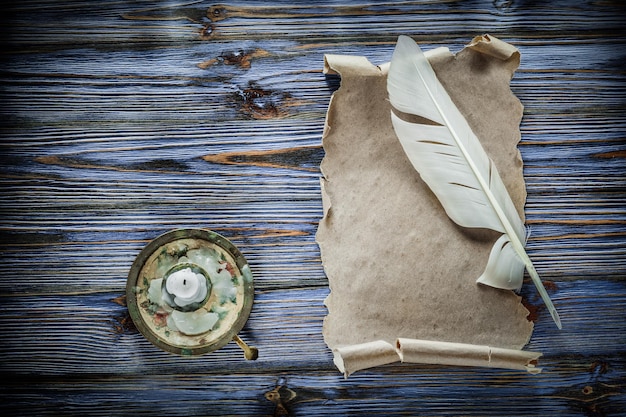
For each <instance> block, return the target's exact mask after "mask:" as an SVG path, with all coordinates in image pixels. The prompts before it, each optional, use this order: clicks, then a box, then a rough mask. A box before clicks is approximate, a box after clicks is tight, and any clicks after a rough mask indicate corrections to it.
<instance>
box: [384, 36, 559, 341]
mask: <svg viewBox="0 0 626 417" xmlns="http://www.w3.org/2000/svg"><path fill="white" fill-rule="evenodd" d="M388 92H389V99H390V101H391V104H392V106H393V107H394V108H395V109H397V110H399V111H402V112H405V113H409V114H413V115H417V116H421V117H425V118H426V119H429V120H432V121H433V122H436V123H438V125H437V126H429V125H421V124H416V123H411V122H407V121H404V120H402V119H401V118H400V117H398V116H397V115H396V114H395V113H394V112H393V111H392V114H391V118H392V122H393V126H394V129H395V131H396V135H397V136H398V139H399V140H400V142H401V143H402V146H403V148H404V150H405V152H406V154H407V156H408V157H409V159H410V160H411V162H412V164H413V165H414V167H415V168H416V170H417V171H418V172H419V173H420V175H421V176H422V179H423V180H424V181H425V182H426V183H427V184H428V186H429V187H430V188H431V190H432V191H433V192H434V193H435V195H436V196H437V198H438V199H439V201H440V202H441V204H442V206H443V207H444V209H445V210H446V213H447V214H448V216H449V217H450V218H451V219H452V220H453V221H455V222H456V223H457V224H459V225H461V226H465V227H484V228H488V229H492V230H496V231H499V232H501V233H503V234H505V235H506V236H507V242H505V243H504V244H502V242H500V243H498V242H496V244H497V245H498V244H499V246H498V248H497V249H498V250H496V251H495V252H494V253H495V255H494V256H493V257H492V256H490V261H489V262H494V263H495V262H497V261H498V256H503V257H504V256H505V255H504V254H503V252H504V251H503V250H502V248H503V247H504V246H505V245H507V244H509V243H510V245H511V246H512V249H513V251H514V255H507V257H506V258H503V259H507V260H510V261H511V262H521V263H523V265H524V267H525V269H526V270H527V271H528V273H529V275H530V277H531V279H532V281H533V283H534V285H535V286H536V287H537V290H538V292H539V295H540V296H541V298H542V300H543V301H544V303H545V304H546V307H547V308H548V310H549V311H550V315H551V316H552V319H553V320H554V322H555V323H556V325H557V327H558V328H559V329H560V328H561V321H560V318H559V315H558V313H557V311H556V308H555V307H554V305H553V303H552V301H551V300H550V297H549V295H548V293H547V291H546V290H545V287H544V286H543V283H542V282H541V279H540V277H539V274H538V273H537V271H536V269H535V267H534V265H533V263H532V261H531V259H530V257H529V256H528V254H527V253H526V250H525V247H524V246H525V235H524V224H523V221H522V219H521V218H520V216H519V214H518V213H517V211H516V210H515V206H514V204H513V202H512V200H511V197H510V195H509V194H508V192H507V191H506V187H505V186H504V184H503V183H502V179H501V178H500V176H499V174H498V172H497V169H496V167H495V165H494V164H493V162H492V161H491V160H490V159H489V157H488V156H487V154H486V153H485V151H484V149H483V148H482V145H481V144H480V141H479V140H478V138H477V137H476V135H475V134H474V133H473V132H472V130H471V128H470V126H469V125H468V124H467V121H466V120H465V118H464V117H463V116H462V115H461V113H460V111H459V110H458V109H457V108H456V106H455V105H454V103H453V102H452V100H451V99H450V97H449V96H448V94H447V92H446V91H445V89H444V87H443V86H442V85H441V83H440V82H439V80H438V79H437V76H436V74H435V72H434V71H433V69H432V67H431V66H430V63H428V60H427V59H426V57H425V56H424V55H423V53H422V52H421V49H420V48H419V46H418V45H417V44H416V43H415V42H414V41H413V40H412V39H411V38H409V37H407V36H400V37H399V38H398V44H397V46H396V50H395V51H394V54H393V57H392V60H391V66H390V69H389V74H388ZM416 127H418V128H421V129H422V130H419V129H418V128H416ZM420 135H422V136H420ZM459 204H461V205H462V204H465V206H461V207H459ZM468 207H469V208H468ZM494 248H495V246H494ZM494 250H495V249H494ZM507 253H509V252H507ZM511 256H517V259H515V258H511V259H510V258H509V257H511ZM492 258H493V259H492ZM520 267H521V265H520ZM487 270H489V271H491V272H490V274H492V275H493V274H496V275H497V274H498V273H499V271H500V270H499V269H498V268H490V265H489V264H488V267H487V269H486V273H487ZM516 271H518V269H517V268H513V267H511V268H509V272H508V275H507V276H508V279H509V281H511V279H513V278H514V279H515V281H516V282H517V281H519V286H521V279H522V276H521V275H519V274H517V272H516ZM519 271H520V273H521V274H523V269H521V270H519ZM486 273H485V274H483V276H485V275H486ZM513 275H519V276H515V277H513ZM483 276H481V278H479V282H483V283H486V284H488V285H492V286H493V284H492V283H491V279H492V278H493V277H490V278H489V279H488V278H485V279H483ZM498 279H500V280H502V277H498ZM496 286H497V285H496ZM498 287H500V288H504V287H501V286H498Z"/></svg>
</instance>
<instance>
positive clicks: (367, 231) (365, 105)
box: [317, 35, 540, 376]
mask: <svg viewBox="0 0 626 417" xmlns="http://www.w3.org/2000/svg"><path fill="white" fill-rule="evenodd" d="M426 55H427V57H428V58H429V61H430V62H431V64H432V66H433V68H434V70H435V72H436V73H437V76H438V78H439V79H440V81H441V82H442V84H443V85H444V87H445V88H446V90H447V91H448V93H449V95H450V96H451V98H452V100H453V101H454V102H455V104H456V105H457V107H459V109H460V110H461V112H462V113H463V114H464V115H465V117H466V119H467V120H468V122H469V124H470V126H471V127H472V129H473V130H474V132H475V133H476V134H477V136H478V137H479V138H480V139H481V143H482V144H483V147H484V148H485V150H486V151H487V153H488V154H489V156H490V157H491V158H492V159H493V160H494V162H495V163H496V165H497V167H498V171H499V172H500V174H501V176H502V178H503V180H504V183H505V184H506V186H507V188H508V190H509V193H510V194H511V196H512V198H513V201H514V202H515V203H516V206H517V208H518V211H519V212H520V214H521V215H522V216H523V206H524V203H525V199H526V191H525V184H524V179H523V175H522V160H521V157H520V155H519V152H518V150H517V143H518V142H519V139H520V132H519V123H520V121H521V117H522V111H523V107H522V105H521V103H520V102H519V100H518V99H517V98H516V97H515V96H514V95H513V93H512V92H511V91H510V87H509V82H510V80H511V78H512V76H513V73H514V72H515V70H516V69H517V67H518V65H519V60H520V56H519V53H518V51H517V50H516V49H515V48H514V47H512V46H511V45H509V44H507V43H505V42H502V41H499V40H497V39H496V38H493V37H489V36H488V35H485V36H482V37H478V38H476V39H474V40H473V41H472V43H471V44H470V45H468V47H466V48H464V49H463V50H462V51H460V52H459V53H458V54H457V55H456V56H455V55H453V54H451V53H450V52H449V51H448V50H447V48H438V49H436V50H433V51H429V52H427V53H426ZM386 68H388V66H387V65H382V66H381V67H376V66H374V65H372V64H371V63H369V61H368V60H367V59H366V58H364V57H354V56H340V55H327V56H326V57H325V72H326V73H338V74H340V75H341V87H340V88H339V89H338V90H337V91H336V92H335V94H334V95H333V97H332V99H331V103H330V105H329V108H328V112H327V119H326V128H325V131H324V137H323V146H324V150H325V157H324V159H323V161H322V164H321V168H322V173H323V178H322V194H323V204H324V217H323V218H322V220H321V221H320V224H319V228H318V231H317V241H318V244H319V246H320V249H321V254H322V263H323V265H324V268H325V271H326V275H327V276H328V279H329V283H330V290H331V293H330V295H329V296H328V298H327V299H326V306H327V307H328V315H327V317H326V318H325V322H324V339H325V341H326V344H327V345H328V346H329V347H330V348H331V349H332V350H333V352H334V354H335V363H336V364H337V366H338V368H339V369H340V370H341V371H342V372H344V373H345V374H346V376H347V375H349V374H350V373H352V372H354V371H356V370H359V369H365V368H369V367H373V366H377V365H382V364H385V363H391V362H396V361H400V360H404V361H410V362H414V361H417V362H420V363H439V364H452V365H474V366H475V365H479V366H497V367H506V368H513V369H528V370H529V371H531V372H538V368H535V367H534V363H535V362H536V359H537V358H538V357H539V356H540V354H539V353H528V352H522V351H520V350H519V349H521V348H522V347H523V346H524V345H525V344H526V343H527V342H528V340H529V338H530V335H531V334H532V329H533V324H532V322H530V321H528V320H527V318H526V317H527V315H528V310H526V308H524V307H523V306H522V304H521V302H520V301H521V299H520V297H518V296H517V295H515V294H514V293H513V292H511V291H506V290H499V289H494V288H491V287H487V286H483V285H479V284H476V282H475V281H476V279H477V278H478V277H479V276H480V274H481V273H482V272H483V270H484V268H485V265H486V262H487V258H488V256H489V252H490V249H491V246H492V245H493V243H494V242H495V240H496V239H497V238H498V237H499V236H498V234H496V233H493V232H491V231H485V230H471V229H464V228H460V227H459V226H457V225H456V224H454V223H453V222H452V221H451V220H450V219H449V218H448V217H447V216H446V214H445V212H444V210H443V208H442V207H441V206H440V204H439V202H438V201H437V199H436V197H435V196H434V195H433V194H432V192H431V191H430V190H429V189H428V187H427V186H426V184H425V183H423V182H422V180H421V179H420V177H419V174H418V173H417V172H416V171H415V170H414V169H413V167H412V166H411V163H410V162H409V160H408V158H407V157H406V156H405V154H404V152H403V150H402V148H401V145H400V143H399V141H398V139H397V138H396V136H395V134H394V131H393V128H392V126H391V120H390V105H389V102H388V100H387V90H386ZM522 218H523V217H522ZM438 342H450V343H453V344H454V345H447V344H443V345H441V344H438ZM450 347H452V348H450ZM424 349H426V350H427V352H426V353H425V352H424ZM433 349H435V351H436V350H438V351H439V352H440V353H439V354H436V353H433V352H432V350H433ZM498 349H507V350H504V351H500V350H498ZM494 352H495V353H494Z"/></svg>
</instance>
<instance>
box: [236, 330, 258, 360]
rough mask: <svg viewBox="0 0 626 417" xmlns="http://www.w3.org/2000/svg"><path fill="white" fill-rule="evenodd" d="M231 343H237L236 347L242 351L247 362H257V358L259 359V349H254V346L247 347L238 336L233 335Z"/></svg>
mask: <svg viewBox="0 0 626 417" xmlns="http://www.w3.org/2000/svg"><path fill="white" fill-rule="evenodd" d="M233 341H234V342H235V343H237V346H239V347H240V348H241V349H242V350H243V356H244V358H246V359H247V360H249V361H255V360H257V358H258V357H259V349H257V348H255V347H254V346H248V345H247V344H246V342H244V341H243V340H241V338H240V337H239V335H235V336H234V337H233Z"/></svg>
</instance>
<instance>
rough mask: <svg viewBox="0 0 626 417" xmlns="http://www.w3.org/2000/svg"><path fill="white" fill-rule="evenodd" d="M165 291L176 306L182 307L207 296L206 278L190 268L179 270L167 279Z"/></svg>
mask: <svg viewBox="0 0 626 417" xmlns="http://www.w3.org/2000/svg"><path fill="white" fill-rule="evenodd" d="M165 289H166V291H167V292H168V293H169V294H171V295H172V296H173V297H174V302H175V303H176V304H177V305H179V306H181V307H184V306H186V305H189V304H192V303H198V302H200V301H202V300H204V298H205V297H206V295H207V285H206V278H205V277H204V275H202V274H198V273H195V272H193V271H192V270H191V268H185V269H181V270H180V271H176V272H174V273H173V274H171V275H170V276H168V277H167V280H166V282H165Z"/></svg>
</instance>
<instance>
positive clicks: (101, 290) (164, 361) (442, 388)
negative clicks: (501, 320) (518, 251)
mask: <svg viewBox="0 0 626 417" xmlns="http://www.w3.org/2000/svg"><path fill="white" fill-rule="evenodd" d="M624 12H626V8H625V7H624V5H623V4H622V2H617V1H596V2H568V1H555V2H554V1H553V2H550V3H541V4H540V2H532V1H500V0H496V1H431V0H423V1H409V2H395V1H390V2H382V3H375V2H352V1H345V2H341V3H340V4H339V3H337V2H335V1H316V2H314V4H309V3H301V2H293V1H274V2H260V1H254V2H253V1H243V2H237V3H232V4H230V3H228V4H226V3H225V4H214V3H210V2H204V1H189V2H157V3H155V2H148V1H133V2H130V1H129V2H124V1H113V0H110V1H109V0H105V1H101V2H98V3H97V4H96V3H93V2H87V1H84V0H74V1H69V0H67V1H63V2H58V1H52V0H50V1H39V0H30V1H20V2H14V3H13V4H9V5H6V6H5V11H4V12H3V14H2V16H1V17H0V20H1V21H0V23H1V25H0V32H1V33H2V41H3V49H2V54H1V57H2V58H1V59H2V61H1V67H0V103H1V104H2V105H1V106H0V167H1V173H0V237H1V239H0V303H2V304H1V305H2V308H1V309H0V336H1V337H2V342H1V343H0V369H1V370H2V372H3V374H4V378H3V382H2V383H1V384H2V390H1V391H0V400H1V403H0V411H2V412H3V414H6V415H26V414H29V415H80V416H85V415H148V414H151V415H183V416H195V415H246V416H249V415H294V416H298V415H354V414H359V415H361V414H363V415H386V416H395V415H463V416H473V415H476V416H479V415H481V416H482V415H498V416H501V415H510V416H536V415H567V416H619V415H624V413H625V412H626V393H625V389H624V386H625V381H626V363H625V362H624V357H625V350H624V344H625V342H626V324H625V322H624V316H625V313H626V280H625V277H626V228H625V224H626V164H625V160H624V158H625V157H626V140H625V138H624V132H625V131H626V111H625V110H626V85H625V79H626V66H625V65H624V60H623V58H624V53H623V51H624V50H625V46H626V37H625V36H624V35H626V30H625V29H624V28H625V27H626V25H624V23H625V22H624V18H623V16H624V15H626V13H624ZM482 33H490V34H493V35H495V36H498V37H500V38H501V39H503V40H505V41H507V42H510V43H512V44H514V45H515V46H517V47H518V48H519V49H520V51H521V53H522V63H521V67H520V70H519V71H518V72H517V73H516V74H515V77H514V79H513V80H512V89H513V91H514V93H515V94H516V95H517V96H518V97H519V98H520V100H521V101H522V103H523V104H524V106H525V110H524V119H523V121H522V125H521V131H522V142H521V143H520V151H521V153H522V156H523V159H524V163H525V168H524V175H525V179H526V183H527V189H528V200H527V205H526V216H527V224H528V226H529V227H530V228H531V232H532V234H531V237H530V240H529V242H528V252H529V255H530V256H531V258H532V259H533V261H534V263H535V265H536V266H537V269H538V271H539V273H540V275H541V276H542V277H543V278H544V279H545V280H547V281H548V285H547V287H548V290H549V292H550V294H551V296H552V297H553V300H554V302H555V305H556V307H557V309H559V312H560V314H561V316H562V319H563V324H564V330H563V331H561V332H557V331H556V330H555V329H554V327H553V325H552V323H551V320H550V318H549V315H548V314H547V312H546V311H545V309H544V308H543V305H542V304H541V302H540V301H539V299H538V298H537V295H536V294H535V292H534V290H533V288H532V285H525V286H524V289H523V291H522V295H523V296H524V299H525V303H526V304H527V306H528V307H529V309H530V311H531V316H530V318H531V319H533V320H535V321H536V326H535V332H534V334H533V338H532V339H531V341H530V343H529V345H528V349H533V350H539V351H542V352H543V353H544V355H545V356H544V358H542V360H541V365H542V366H543V367H544V369H545V370H544V373H542V374H540V375H538V376H531V375H526V374H521V373H519V372H512V371H501V370H486V369H474V368H453V367H436V366H418V365H391V366H386V367H381V368H377V369H374V370H371V371H367V372H365V371H364V372H360V373H357V374H355V375H353V376H351V377H350V378H349V379H348V380H344V379H343V377H342V376H341V375H340V374H339V372H337V371H336V369H335V368H334V366H333V364H332V355H331V353H330V352H329V351H328V350H327V348H326V345H325V344H324V341H323V339H322V335H321V330H322V321H323V318H324V316H325V314H326V309H325V307H324V305H323V301H324V298H325V297H326V296H327V295H328V291H329V290H328V283H327V280H326V277H325V275H324V271H323V269H322V266H321V261H320V257H319V249H318V247H317V245H316V243H315V231H316V229H317V222H318V221H319V219H320V217H321V215H322V207H321V196H320V189H319V177H320V173H319V162H320V161H321V159H322V157H323V150H322V148H321V135H322V130H323V126H324V117H325V112H326V108H327V106H328V102H329V99H330V96H331V94H332V92H333V91H335V90H336V89H337V88H338V86H339V79H338V78H337V77H333V76H328V77H327V76H324V75H323V74H322V72H321V68H322V63H323V60H322V59H323V54H325V53H334V54H354V55H364V56H367V57H368V58H369V59H370V60H371V61H372V62H373V63H375V64H380V63H384V62H386V61H388V60H389V59H390V56H391V52H392V51H393V47H394V43H395V40H396V37H397V36H398V35H400V34H408V35H411V36H412V37H414V38H415V39H416V40H417V41H418V42H420V43H421V44H423V46H424V48H426V49H429V48H431V47H435V46H449V47H450V48H451V49H452V50H453V51H458V50H460V49H461V48H462V46H463V45H464V44H465V43H466V42H468V41H469V40H470V39H471V38H472V37H474V36H475V35H479V34H482ZM179 227H194V228H209V229H212V230H215V231H217V232H219V233H221V234H223V235H225V236H227V237H228V238H230V239H231V240H232V241H233V243H235V244H236V245H237V247H238V248H239V249H240V250H241V251H242V252H243V253H244V255H245V256H246V258H247V259H248V261H249V263H250V266H251V268H252V271H253V274H254V277H255V288H256V294H255V297H256V298H255V305H254V308H253V311H252V314H251V317H250V320H249V322H248V323H247V325H246V327H245V328H244V331H243V332H242V334H241V336H242V338H244V339H245V340H247V341H250V342H251V343H252V344H254V345H256V346H257V347H259V349H260V358H259V360H258V361H255V362H248V361H244V360H243V357H242V353H241V351H240V350H238V348H237V347H236V346H235V345H234V344H229V345H228V346H226V347H225V348H224V349H221V350H220V351H218V352H214V353H212V354H209V355H204V356H202V357H198V358H181V357H178V356H174V355H172V354H168V353H165V352H162V351H160V350H158V349H157V348H155V347H153V346H152V345H151V344H150V343H149V342H148V341H146V340H145V339H144V338H143V337H142V336H141V335H140V334H139V333H138V332H137V330H136V329H135V328H134V326H133V325H132V322H131V321H130V319H129V317H128V313H127V310H126V307H125V305H124V300H123V295H124V291H125V290H124V288H125V284H126V276H127V274H128V270H129V269H130V265H131V264H132V262H133V260H134V258H135V256H136V255H137V254H138V253H139V251H140V250H141V248H142V247H143V246H144V245H145V244H146V243H147V242H149V241H150V240H151V239H153V238H154V237H156V236H157V235H159V234H161V233H163V232H166V231H168V230H171V229H173V228H179Z"/></svg>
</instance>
